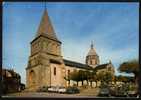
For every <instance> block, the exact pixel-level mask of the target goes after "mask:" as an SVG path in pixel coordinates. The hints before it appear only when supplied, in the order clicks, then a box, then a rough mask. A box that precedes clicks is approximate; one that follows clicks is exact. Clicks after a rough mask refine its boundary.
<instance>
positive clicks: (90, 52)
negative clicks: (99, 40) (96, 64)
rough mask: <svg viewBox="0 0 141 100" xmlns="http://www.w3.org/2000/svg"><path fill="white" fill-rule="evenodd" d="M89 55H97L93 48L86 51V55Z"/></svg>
mask: <svg viewBox="0 0 141 100" xmlns="http://www.w3.org/2000/svg"><path fill="white" fill-rule="evenodd" d="M90 55H97V53H96V52H95V50H94V48H91V49H90V50H89V52H88V56H90Z"/></svg>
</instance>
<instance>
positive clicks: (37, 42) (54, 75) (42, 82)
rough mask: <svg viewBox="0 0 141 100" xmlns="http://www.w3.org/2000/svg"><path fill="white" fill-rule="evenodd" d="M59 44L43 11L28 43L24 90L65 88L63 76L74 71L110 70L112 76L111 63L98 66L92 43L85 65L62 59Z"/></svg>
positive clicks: (65, 82) (97, 58)
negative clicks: (44, 87) (34, 34)
mask: <svg viewBox="0 0 141 100" xmlns="http://www.w3.org/2000/svg"><path fill="white" fill-rule="evenodd" d="M61 44H62V42H61V41H59V39H58V38H57V36H56V33H55V30H54V28H53V25H52V23H51V20H50V18H49V15H48V12H47V10H46V9H45V11H44V13H43V16H42V19H41V22H40V25H39V27H38V30H37V33H36V36H35V38H34V39H33V40H32V41H31V51H30V56H29V60H28V65H27V67H26V88H27V89H29V90H37V89H38V88H39V87H42V86H64V87H67V86H69V85H68V82H67V80H65V79H64V77H66V76H68V74H69V73H70V72H73V71H74V70H93V69H97V70H98V72H100V71H102V72H104V71H110V72H111V73H113V75H114V66H113V64H112V63H111V61H110V62H108V63H106V64H100V60H99V56H98V54H97V53H96V51H95V48H94V46H93V44H91V46H90V50H89V52H88V54H87V56H86V60H85V61H86V62H85V64H83V63H80V62H74V61H70V60H67V59H63V56H62V54H61ZM71 84H73V82H72V83H71Z"/></svg>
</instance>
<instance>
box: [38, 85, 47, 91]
mask: <svg viewBox="0 0 141 100" xmlns="http://www.w3.org/2000/svg"><path fill="white" fill-rule="evenodd" d="M37 92H48V86H43V87H39V88H38V90H37Z"/></svg>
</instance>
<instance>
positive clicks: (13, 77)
mask: <svg viewBox="0 0 141 100" xmlns="http://www.w3.org/2000/svg"><path fill="white" fill-rule="evenodd" d="M24 87H25V86H24V84H22V83H21V76H20V75H19V74H18V73H16V72H15V71H14V70H12V69H2V93H3V94H5V93H13V92H19V91H21V90H23V89H24Z"/></svg>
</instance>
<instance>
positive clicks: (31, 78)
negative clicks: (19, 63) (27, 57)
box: [29, 70, 36, 85]
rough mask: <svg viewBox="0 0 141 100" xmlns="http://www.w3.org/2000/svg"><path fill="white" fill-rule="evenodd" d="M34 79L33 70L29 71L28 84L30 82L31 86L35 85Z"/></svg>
mask: <svg viewBox="0 0 141 100" xmlns="http://www.w3.org/2000/svg"><path fill="white" fill-rule="evenodd" d="M35 78H36V76H35V72H34V71H33V70H31V71H30V72H29V82H30V84H31V85H34V84H35Z"/></svg>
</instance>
